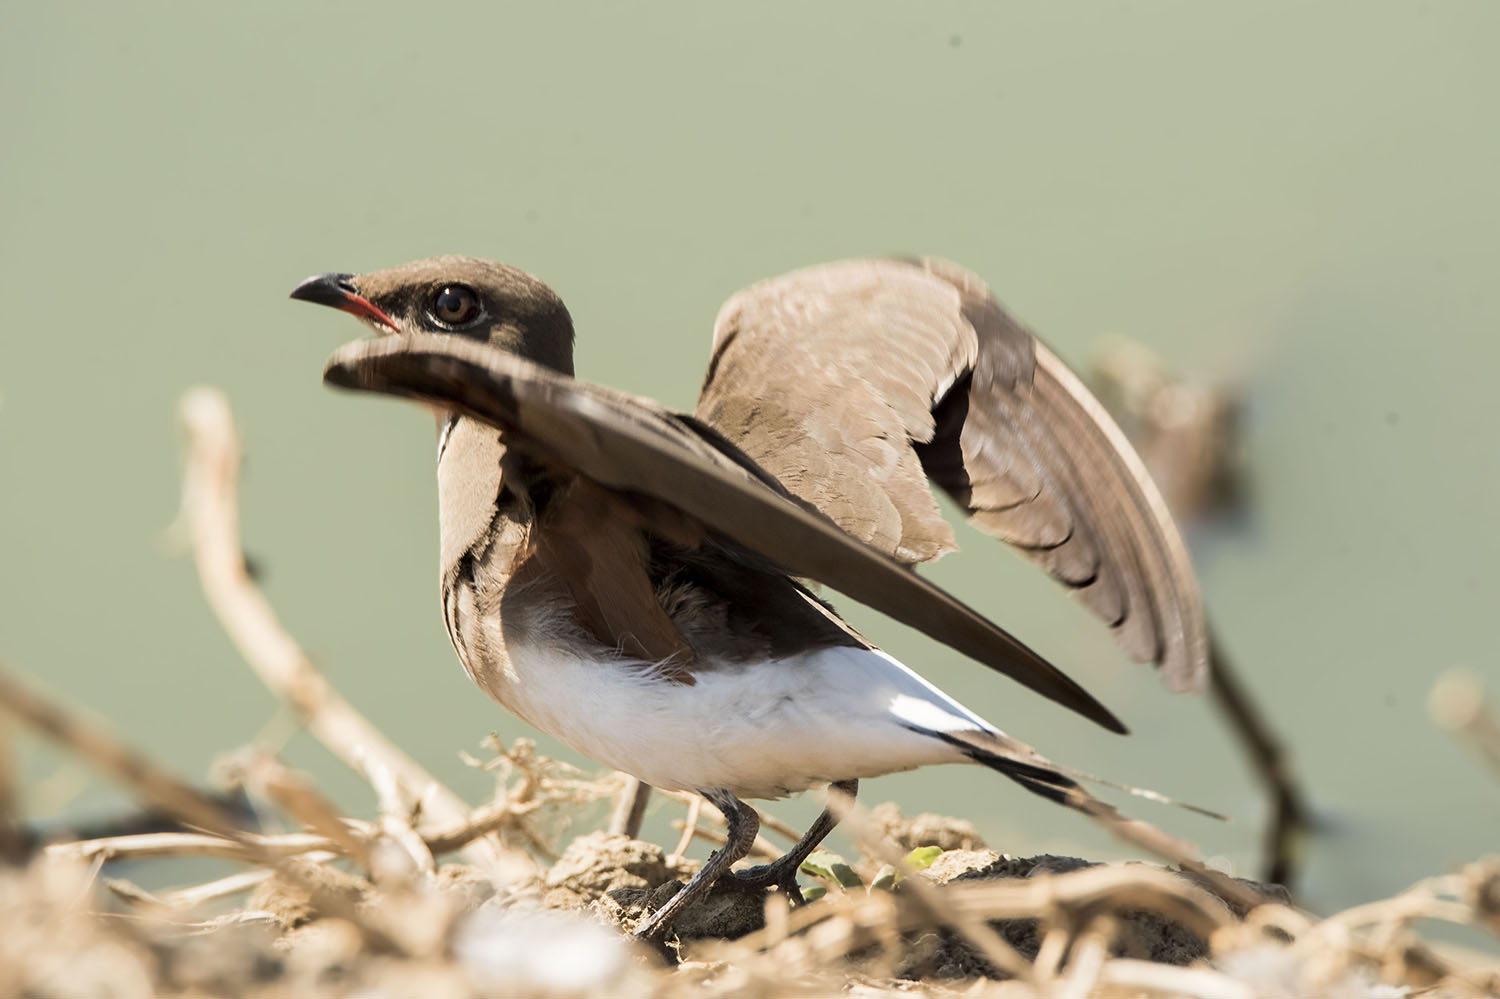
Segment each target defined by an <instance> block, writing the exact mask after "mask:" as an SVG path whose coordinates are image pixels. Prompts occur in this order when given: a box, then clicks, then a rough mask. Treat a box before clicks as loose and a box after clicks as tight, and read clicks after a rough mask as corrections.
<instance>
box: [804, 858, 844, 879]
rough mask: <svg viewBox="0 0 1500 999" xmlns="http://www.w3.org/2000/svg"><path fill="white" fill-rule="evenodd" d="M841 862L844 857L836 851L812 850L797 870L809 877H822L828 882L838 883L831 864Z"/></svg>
mask: <svg viewBox="0 0 1500 999" xmlns="http://www.w3.org/2000/svg"><path fill="white" fill-rule="evenodd" d="M843 862H844V858H843V857H840V856H839V855H838V854H836V853H829V852H828V851H827V850H814V851H813V852H812V853H810V854H808V857H807V859H806V860H804V861H803V862H802V866H801V867H799V868H798V870H800V871H801V872H802V873H803V874H807V875H809V876H811V877H815V878H822V879H823V880H824V881H827V882H828V883H829V884H838V881H839V879H838V878H837V877H835V876H834V873H833V865H834V864H842V863H843Z"/></svg>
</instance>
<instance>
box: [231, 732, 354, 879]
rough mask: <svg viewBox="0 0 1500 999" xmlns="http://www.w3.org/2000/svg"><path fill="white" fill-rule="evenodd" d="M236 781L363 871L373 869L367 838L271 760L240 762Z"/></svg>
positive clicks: (308, 786) (255, 758) (303, 782)
mask: <svg viewBox="0 0 1500 999" xmlns="http://www.w3.org/2000/svg"><path fill="white" fill-rule="evenodd" d="M242 768H243V769H242V770H241V772H240V774H239V777H240V778H241V779H242V780H243V781H244V782H245V783H247V784H248V785H249V786H251V787H252V788H255V789H256V790H258V791H260V792H261V793H262V794H264V795H265V796H266V797H268V798H270V799H271V800H272V801H274V802H275V803H276V804H277V805H278V806H280V808H281V810H282V811H284V812H286V813H287V814H288V815H290V816H291V817H292V818H294V819H296V820H297V821H298V822H300V823H302V825H303V826H305V827H306V828H308V829H309V830H311V831H312V832H314V833H317V834H318V835H321V836H323V837H325V838H326V839H328V840H329V841H331V842H332V843H334V844H335V848H336V849H337V850H338V851H339V852H340V853H343V854H344V855H346V856H348V857H352V858H353V859H354V861H355V862H356V863H358V864H359V865H360V866H361V867H363V868H364V869H365V870H369V869H370V868H371V866H372V856H371V852H370V837H369V836H368V835H366V834H363V833H360V832H356V831H355V829H354V828H352V827H351V825H350V823H349V822H348V821H347V820H345V819H344V817H343V816H342V815H340V814H339V813H338V810H337V809H335V808H334V807H333V805H332V803H330V802H329V801H328V799H327V798H325V797H323V795H322V794H321V793H319V791H318V790H317V789H316V788H315V787H313V786H312V785H311V784H309V783H308V782H307V781H306V780H304V779H303V778H302V777H301V776H299V775H298V774H296V773H294V772H292V771H291V770H290V769H289V768H288V767H287V766H286V765H285V764H283V763H282V762H281V761H280V760H278V759H276V758H275V757H274V756H267V755H264V754H255V755H254V756H253V757H250V758H249V759H246V760H244V761H243V762H242Z"/></svg>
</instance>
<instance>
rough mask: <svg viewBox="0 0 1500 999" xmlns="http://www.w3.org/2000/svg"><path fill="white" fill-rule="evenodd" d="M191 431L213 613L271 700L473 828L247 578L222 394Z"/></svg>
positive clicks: (193, 492)
mask: <svg viewBox="0 0 1500 999" xmlns="http://www.w3.org/2000/svg"><path fill="white" fill-rule="evenodd" d="M179 409H180V414H181V418H182V422H183V425H184V426H185V427H186V428H187V430H188V444H189V447H188V453H187V461H186V469H185V474H184V478H183V487H182V505H183V512H184V514H185V515H186V518H187V523H188V529H189V532H190V534H191V536H192V539H193V555H194V559H195V561H196V562H197V566H198V575H199V578H200V579H201V580H202V583H203V592H204V594H205V595H206V596H207V597H208V602H209V604H210V606H212V607H213V610H214V613H215V614H216V615H217V616H218V618H219V620H220V622H221V623H222V624H223V626H224V629H225V631H227V632H228V633H229V636H230V638H231V639H233V641H234V643H235V645H236V646H237V647H238V648H239V650H240V652H241V654H242V655H243V656H244V657H245V660H246V661H247V662H248V663H249V664H250V666H251V667H252V668H253V669H254V670H255V672H256V675H258V676H259V677H260V678H261V680H262V681H264V682H265V684H266V686H267V687H269V688H270V689H271V691H272V693H274V694H276V695H277V696H278V697H280V698H281V699H282V700H284V701H285V702H286V703H288V704H289V705H291V706H292V708H293V709H294V710H295V711H296V712H297V714H298V715H299V716H300V717H301V718H302V720H303V722H304V723H305V724H306V725H307V727H308V729H309V731H311V732H312V733H313V734H314V735H315V736H317V738H318V739H319V740H320V741H321V742H322V743H323V744H324V745H325V746H327V747H328V748H329V749H330V750H332V751H333V753H334V755H336V756H338V757H339V758H340V759H342V760H343V761H344V762H345V763H347V764H348V765H349V766H351V767H353V768H354V769H355V770H357V771H360V772H361V773H363V772H364V768H365V766H367V761H370V760H378V761H379V762H380V764H381V765H382V766H384V767H386V768H387V769H388V770H389V771H390V772H391V773H392V774H394V775H395V776H396V779H397V780H399V781H400V782H401V783H402V784H403V785H404V786H405V787H406V788H407V789H408V790H410V791H411V793H412V794H414V795H415V796H416V797H417V798H419V799H420V800H422V801H423V802H424V803H425V805H426V808H427V810H428V812H429V813H430V814H431V815H432V816H433V817H434V818H436V819H437V820H438V821H440V822H450V823H459V822H463V821H466V820H467V818H468V814H469V808H468V806H467V805H466V804H465V803H464V801H463V800H462V799H461V798H459V797H458V796H457V795H456V794H454V793H453V792H452V791H450V790H449V789H448V788H446V787H444V786H443V785H441V784H440V783H439V782H438V781H437V780H436V779H435V778H434V777H433V776H432V775H431V774H429V773H428V772H427V771H426V770H425V769H423V768H422V767H421V766H420V765H418V764H417V762H416V761H415V760H413V759H411V757H409V756H407V755H406V754H405V753H404V752H402V751H401V750H400V749H398V748H397V747H396V746H395V745H393V744H392V743H391V742H390V741H389V740H388V739H386V737H385V736H384V735H383V734H382V733H381V732H380V731H379V730H378V729H376V728H375V727H374V726H373V725H371V724H370V723H369V721H368V720H367V719H366V718H365V717H364V716H363V715H361V714H360V713H359V712H358V711H356V710H355V709H354V707H353V706H352V705H351V704H349V702H348V701H346V700H344V698H343V697H341V696H340V695H339V694H338V692H336V691H335V690H334V689H333V688H332V687H331V686H330V685H329V683H328V681H327V680H326V679H325V678H324V677H323V675H322V674H321V673H320V672H318V670H317V668H316V667H314V666H313V664H312V662H311V660H309V659H308V658H307V656H306V654H305V653H304V652H303V651H302V649H301V647H300V646H299V645H298V644H297V642H296V641H295V640H294V639H293V638H292V636H291V635H289V634H288V633H287V632H286V631H285V630H284V629H283V628H282V627H281V624H280V622H279V621H278V620H277V618H276V612H275V611H274V610H273V609H272V607H271V605H270V603H269V602H268V601H267V600H266V598H265V596H264V595H263V594H262V593H261V592H260V590H259V589H258V588H257V587H256V585H255V583H254V581H253V580H251V578H250V575H249V573H247V572H246V571H245V553H244V551H243V550H242V548H241V547H240V535H239V501H238V495H237V485H238V479H239V466H240V445H239V435H238V434H237V433H236V432H235V428H234V419H233V416H232V415H231V414H230V410H229V403H228V401H227V400H226V399H225V398H224V395H223V393H221V392H219V391H217V390H215V389H208V388H199V389H194V390H193V391H191V392H189V393H187V394H186V395H185V396H184V397H183V399H182V403H181V405H180V407H179ZM498 849H499V848H498V845H497V844H495V843H494V842H493V841H492V840H490V839H487V838H484V839H477V840H474V841H471V842H470V843H468V844H466V846H465V847H464V853H465V856H466V857H468V858H469V859H470V861H471V862H475V863H480V864H483V865H486V866H488V867H493V866H494V864H495V863H496V862H497V861H498V860H499V856H500V854H499V853H498V852H497V851H498Z"/></svg>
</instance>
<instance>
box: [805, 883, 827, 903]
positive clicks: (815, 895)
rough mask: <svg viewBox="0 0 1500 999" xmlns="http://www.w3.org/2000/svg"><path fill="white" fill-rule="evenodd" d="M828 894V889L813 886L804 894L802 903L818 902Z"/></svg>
mask: <svg viewBox="0 0 1500 999" xmlns="http://www.w3.org/2000/svg"><path fill="white" fill-rule="evenodd" d="M827 894H828V889H827V888H824V887H823V886H822V885H813V886H812V887H811V888H809V889H807V891H805V892H803V893H802V901H804V902H816V901H817V900H818V899H820V898H822V897H823V896H824V895H827Z"/></svg>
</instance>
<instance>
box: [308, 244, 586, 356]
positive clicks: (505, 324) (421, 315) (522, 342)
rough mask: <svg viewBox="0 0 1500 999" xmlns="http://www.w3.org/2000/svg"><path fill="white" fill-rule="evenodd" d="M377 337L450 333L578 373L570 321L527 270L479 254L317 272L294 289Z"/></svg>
mask: <svg viewBox="0 0 1500 999" xmlns="http://www.w3.org/2000/svg"><path fill="white" fill-rule="evenodd" d="M292 297H293V298H296V299H300V300H302V301H304V302H316V303H318V304H319V305H331V306H333V307H334V308H335V309H341V310H343V311H344V312H347V313H349V314H351V315H353V316H355V317H357V318H358V319H360V320H361V321H362V322H364V323H365V324H366V325H368V326H369V327H370V328H371V329H373V330H375V332H376V333H378V334H389V333H402V332H404V333H416V332H425V333H451V334H453V335H456V336H466V337H472V338H473V339H476V340H480V341H483V342H486V343H490V344H493V345H494V346H496V347H499V348H501V349H503V350H508V351H510V352H511V353H513V354H517V355H519V356H521V357H524V358H526V359H527V360H530V361H535V362H536V363H538V364H542V365H545V366H546V367H549V368H552V369H553V370H555V371H560V372H562V373H564V374H568V375H571V374H572V373H573V320H572V319H571V318H570V317H569V316H568V310H567V309H566V308H565V307H564V306H563V303H562V300H561V299H560V298H558V297H557V295H556V293H555V292H553V291H552V289H551V288H548V287H547V286H546V285H545V284H543V283H542V282H540V281H538V280H537V279H536V278H534V277H532V276H531V275H530V274H527V273H526V272H525V271H522V270H518V269H516V268H514V267H509V266H507V265H505V264H497V263H495V262H494V261H490V260H480V259H477V258H475V257H433V258H431V259H429V260H415V261H412V262H411V263H409V264H402V265H401V266H399V267H392V268H390V269H388V270H383V271H371V272H370V273H368V274H320V275H318V276H317V277H311V278H308V279H307V280H306V281H303V282H302V283H301V284H299V285H298V286H297V287H296V288H295V289H293V291H292Z"/></svg>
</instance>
